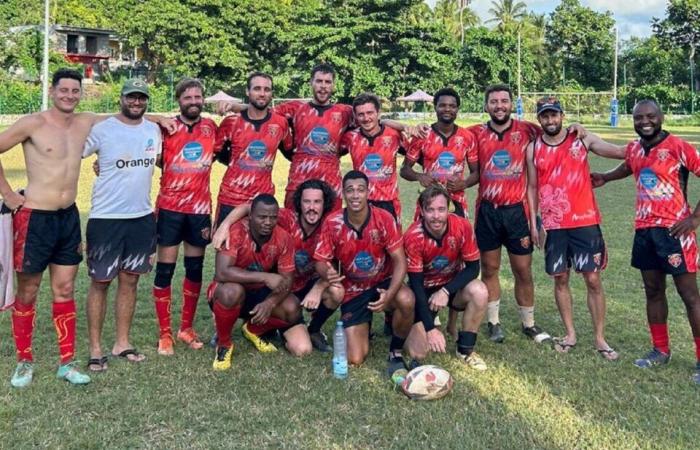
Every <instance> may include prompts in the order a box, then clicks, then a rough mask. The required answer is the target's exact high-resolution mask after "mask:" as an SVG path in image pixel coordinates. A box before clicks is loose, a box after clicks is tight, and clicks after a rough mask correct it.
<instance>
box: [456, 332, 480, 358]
mask: <svg viewBox="0 0 700 450" xmlns="http://www.w3.org/2000/svg"><path fill="white" fill-rule="evenodd" d="M475 345H476V333H474V332H473V331H460V332H459V337H458V338H457V351H458V352H459V353H461V354H462V355H467V356H469V355H471V354H472V352H473V351H474V346H475Z"/></svg>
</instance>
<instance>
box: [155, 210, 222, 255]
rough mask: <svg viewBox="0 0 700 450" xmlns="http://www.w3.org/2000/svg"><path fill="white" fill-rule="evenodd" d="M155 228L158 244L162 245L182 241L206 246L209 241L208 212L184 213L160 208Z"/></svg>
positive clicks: (209, 220)
mask: <svg viewBox="0 0 700 450" xmlns="http://www.w3.org/2000/svg"><path fill="white" fill-rule="evenodd" d="M156 228H157V234H158V245H161V246H163V247H171V246H174V245H180V243H181V242H182V241H185V242H187V243H188V244H190V245H193V246H195V247H206V246H207V245H208V244H209V242H211V216H210V215H209V214H186V213H181V212H176V211H169V210H167V209H160V210H158V219H157V220H156Z"/></svg>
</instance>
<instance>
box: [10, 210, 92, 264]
mask: <svg viewBox="0 0 700 450" xmlns="http://www.w3.org/2000/svg"><path fill="white" fill-rule="evenodd" d="M12 231H13V234H14V236H13V264H14V266H15V271H17V272H22V273H41V272H43V271H44V270H46V267H47V266H48V265H49V264H57V265H60V266H75V265H78V264H80V261H82V260H83V249H82V246H81V245H80V244H81V242H82V234H81V233H80V213H79V212H78V207H77V206H75V203H74V204H72V205H71V206H69V207H68V208H64V209H58V210H55V211H45V210H41V209H30V208H20V209H19V211H17V212H16V213H15V215H14V216H13V217H12Z"/></svg>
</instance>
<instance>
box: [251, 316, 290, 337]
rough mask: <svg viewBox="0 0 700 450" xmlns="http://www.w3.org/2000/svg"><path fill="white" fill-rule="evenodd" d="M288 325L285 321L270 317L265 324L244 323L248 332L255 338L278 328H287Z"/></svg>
mask: <svg viewBox="0 0 700 450" xmlns="http://www.w3.org/2000/svg"><path fill="white" fill-rule="evenodd" d="M289 325H290V323H289V322H287V321H286V320H282V319H278V318H277V317H272V316H270V318H269V319H267V322H265V323H251V322H246V328H248V331H250V332H251V333H253V334H254V335H256V336H262V335H263V334H265V333H267V332H268V331H272V330H276V329H278V328H289Z"/></svg>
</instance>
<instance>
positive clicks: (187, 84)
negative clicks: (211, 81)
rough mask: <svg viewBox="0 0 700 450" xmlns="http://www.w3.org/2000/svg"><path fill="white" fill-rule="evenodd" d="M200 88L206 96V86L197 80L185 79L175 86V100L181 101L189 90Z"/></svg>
mask: <svg viewBox="0 0 700 450" xmlns="http://www.w3.org/2000/svg"><path fill="white" fill-rule="evenodd" d="M191 88H198V89H199V90H200V91H202V95H204V84H203V83H202V81H201V80H199V79H197V78H183V79H182V80H180V81H179V82H178V83H177V86H175V98H177V99H179V98H180V97H181V96H182V94H184V93H185V91H186V90H187V89H191Z"/></svg>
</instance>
